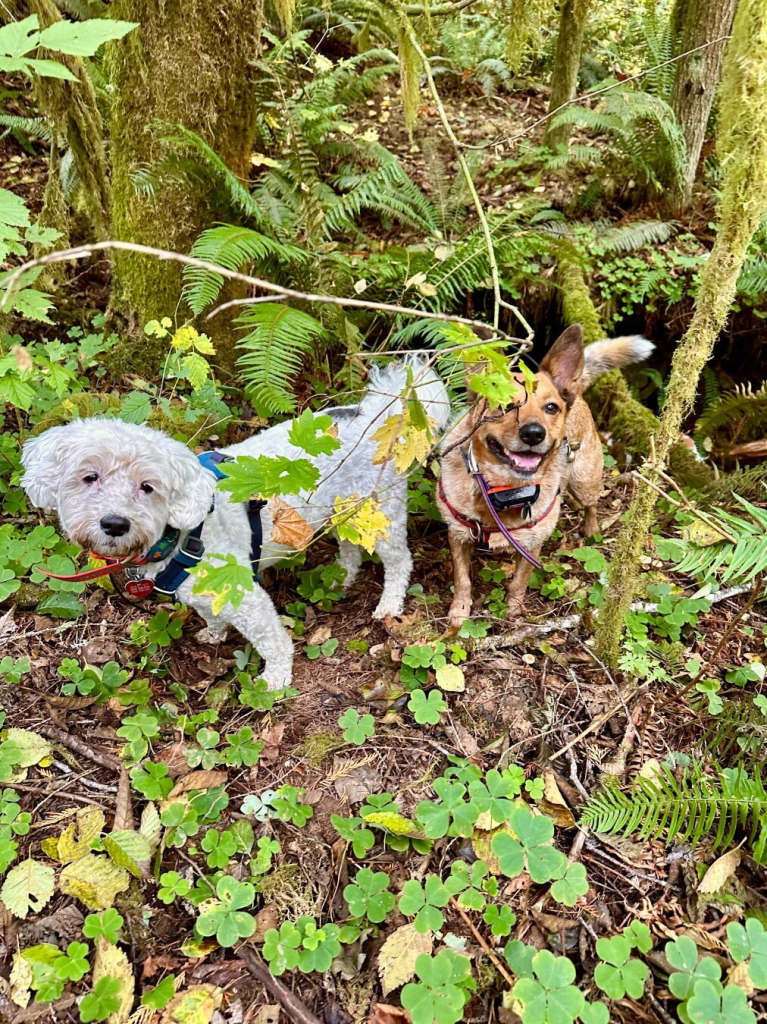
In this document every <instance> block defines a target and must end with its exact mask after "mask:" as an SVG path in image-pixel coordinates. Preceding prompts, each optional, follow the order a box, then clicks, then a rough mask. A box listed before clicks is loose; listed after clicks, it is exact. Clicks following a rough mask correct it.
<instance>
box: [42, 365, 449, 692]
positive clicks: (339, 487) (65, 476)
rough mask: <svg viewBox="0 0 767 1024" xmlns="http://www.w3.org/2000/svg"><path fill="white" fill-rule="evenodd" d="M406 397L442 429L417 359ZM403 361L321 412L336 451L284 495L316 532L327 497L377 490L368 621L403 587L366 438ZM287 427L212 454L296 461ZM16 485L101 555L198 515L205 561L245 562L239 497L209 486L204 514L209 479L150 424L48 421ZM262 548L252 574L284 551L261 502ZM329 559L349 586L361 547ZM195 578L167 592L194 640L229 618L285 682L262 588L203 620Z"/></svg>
mask: <svg viewBox="0 0 767 1024" xmlns="http://www.w3.org/2000/svg"><path fill="white" fill-rule="evenodd" d="M410 365H411V366H412V369H413V375H414V378H415V380H416V388H417V394H418V397H419V399H420V400H421V402H422V403H423V405H424V407H425V409H426V412H427V414H428V415H429V416H430V417H432V419H434V420H435V421H436V423H437V424H438V426H440V427H443V426H444V425H445V424H446V422H447V420H448V417H449V400H448V396H447V392H446V390H445V387H444V384H443V383H442V381H441V380H440V379H439V377H437V376H436V374H434V373H432V372H431V370H428V369H424V367H423V365H422V364H421V363H419V362H417V361H411V364H410ZM406 380H407V368H406V365H405V364H404V363H395V364H392V365H390V366H389V367H388V368H387V369H385V370H382V371H376V370H374V371H373V372H372V373H371V377H370V383H369V385H368V389H367V391H366V393H365V395H364V396H363V399H362V401H361V402H360V404H359V405H355V406H339V407H336V408H332V409H327V410H325V412H326V413H328V414H329V415H330V416H332V418H333V420H334V422H335V423H336V424H337V425H338V440H339V441H340V442H341V447H340V448H339V449H337V450H336V451H335V452H333V453H332V455H320V456H317V457H316V458H314V459H313V460H312V461H313V462H314V464H315V465H316V466H317V468H318V469H319V471H320V482H319V484H318V485H317V488H316V490H315V491H313V492H311V493H308V492H301V494H299V495H295V496H291V497H289V498H287V499H286V500H287V501H288V502H289V503H290V504H292V505H293V506H294V507H295V508H296V509H297V511H298V512H299V513H300V514H301V515H302V516H303V517H304V519H306V520H307V521H308V522H309V523H311V525H312V526H313V527H314V529H315V531H316V530H317V529H319V528H320V527H321V526H322V525H323V524H324V523H326V522H327V520H328V518H329V516H330V515H331V514H332V513H333V506H334V502H335V500H336V498H337V497H342V498H346V497H349V496H351V495H353V494H358V495H367V494H372V493H373V492H374V491H375V492H376V493H377V494H378V496H379V498H380V500H381V503H382V508H383V511H384V512H385V513H386V515H387V516H388V517H389V519H390V520H391V526H390V527H389V530H388V533H389V537H388V540H383V539H382V540H380V541H379V542H378V543H377V544H376V553H377V554H378V555H380V557H381V561H382V562H383V566H384V587H383V593H382V595H381V599H380V601H379V602H378V606H377V608H376V609H375V611H374V612H373V615H374V617H375V618H379V619H381V618H384V617H385V616H387V615H399V614H401V613H402V609H403V605H404V600H405V594H406V592H407V588H408V584H409V582H410V572H411V569H412V564H413V563H412V558H411V556H410V552H409V550H408V545H407V484H406V481H405V480H404V479H402V478H401V477H399V476H398V475H397V474H396V472H395V470H394V468H393V466H392V463H391V462H387V463H385V464H384V466H383V467H381V466H374V465H373V461H372V460H373V456H374V454H375V451H376V447H377V446H376V443H375V442H374V441H372V440H371V436H372V435H373V434H374V433H375V431H376V430H377V429H378V427H379V426H380V425H381V423H382V422H383V421H384V420H385V419H386V418H387V417H389V416H393V415H395V414H396V413H398V412H400V411H401V403H400V401H399V398H398V396H399V394H400V392H401V391H402V389H403V388H404V387H405V384H406ZM289 428H290V423H281V424H278V425H277V426H275V427H271V428H270V429H269V430H265V431H263V432H262V433H260V434H257V435H256V436H254V437H251V438H249V439H248V440H247V441H243V442H242V443H241V444H235V445H232V446H230V447H228V448H224V449H222V451H223V452H224V453H225V454H226V455H231V456H234V457H237V456H240V455H251V456H258V455H272V456H274V455H293V456H294V457H295V458H306V457H307V456H306V453H305V452H304V451H303V450H302V449H299V448H296V447H294V446H293V445H292V444H291V443H290V441H289V438H288V430H289ZM22 462H23V465H24V471H25V472H24V478H23V480H22V485H23V487H24V490H25V491H26V493H27V495H28V496H29V498H30V500H31V501H32V502H33V503H34V504H35V505H38V506H40V507H42V508H45V509H54V510H56V511H57V512H58V515H59V520H60V522H61V526H62V529H63V531H64V533H65V534H66V536H67V537H68V538H69V539H70V540H71V541H73V542H74V543H76V544H79V545H81V546H82V547H84V548H89V549H91V550H92V551H95V552H98V553H99V554H101V555H105V556H110V557H115V558H119V557H122V556H125V555H128V554H132V553H138V552H144V551H147V550H148V549H149V548H150V547H152V545H153V544H155V543H157V541H158V540H159V539H160V537H161V536H162V535H163V533H164V531H165V528H166V527H167V526H172V527H176V528H177V529H179V530H180V531H182V535H183V534H185V533H186V532H188V531H189V530H191V529H193V528H194V527H195V526H197V525H198V524H199V523H200V522H202V521H203V520H204V521H205V522H204V527H203V531H202V541H203V544H204V545H205V558H206V559H208V560H210V561H211V562H213V564H220V563H219V562H217V560H216V558H215V557H214V556H215V555H224V556H225V555H228V554H234V555H235V556H236V558H237V560H238V561H239V562H241V563H242V564H243V565H250V528H249V525H248V519H247V514H246V509H245V506H244V505H243V504H238V503H234V502H232V501H230V500H229V495H228V494H226V493H225V492H221V491H219V492H217V493H216V502H215V509H214V510H213V511H212V512H211V513H210V514H208V513H209V509H210V505H211V499H212V496H213V492H214V490H215V478H214V476H213V474H212V473H211V472H210V471H209V470H207V469H204V468H203V467H202V466H201V465H200V463H199V462H198V460H197V458H196V456H195V455H194V454H193V452H191V451H190V450H189V448H187V447H186V445H184V444H182V443H181V442H179V441H174V440H173V439H172V438H170V437H168V436H167V435H165V434H162V433H160V432H159V431H156V430H151V429H150V428H149V427H145V426H138V425H135V424H130V423H124V422H122V421H121V420H114V419H85V420H75V421H73V422H72V423H69V424H67V425H66V426H63V427H53V428H52V429H51V430H48V431H46V432H45V433H44V434H42V435H41V436H40V437H35V438H32V439H31V440H29V441H27V443H26V444H25V446H24V451H23V455H22ZM107 516H119V517H121V518H123V519H124V520H128V521H129V523H130V526H129V528H128V529H127V532H125V533H124V534H123V535H122V536H117V537H116V536H110V535H109V534H108V533H106V532H105V531H104V524H103V520H104V518H105V517H107ZM262 522H263V535H264V545H263V551H262V556H261V562H260V565H259V568H260V569H264V568H266V567H267V566H269V565H271V564H273V563H274V562H276V561H278V560H279V559H280V558H282V557H284V556H285V553H286V552H287V551H288V550H289V549H288V548H286V547H284V546H283V545H280V544H274V543H273V542H270V540H269V537H270V533H271V525H272V524H271V517H270V513H269V508H268V506H267V507H266V508H265V509H264V510H263V512H262ZM339 562H340V564H341V565H342V566H343V568H344V569H346V571H347V576H346V585H349V584H351V583H352V582H353V580H354V578H355V576H356V575H357V573H358V571H359V568H360V564H361V562H362V550H361V549H360V548H359V547H357V546H356V545H354V544H351V543H349V542H348V541H341V543H340V554H339ZM166 565H167V561H165V562H158V563H154V564H152V565H146V566H143V567H142V568H141V570H140V571H141V572H142V574H143V575H146V576H150V577H151V576H156V575H157V573H158V572H160V571H161V570H162V569H163V568H165V566H166ZM193 582H194V580H193V579H188V580H186V581H185V582H184V583H183V584H182V585H181V587H180V588H179V591H178V598H179V600H181V601H184V602H185V603H186V604H188V605H190V606H191V607H192V608H194V610H195V611H196V612H198V613H199V614H200V615H201V616H202V617H203V618H204V619H205V620H206V622H207V629H206V630H204V631H203V633H204V634H205V635H204V636H201V637H200V638H201V639H204V640H208V641H210V642H216V641H219V640H222V639H223V638H224V636H225V635H226V630H227V627H228V626H229V625H231V626H234V627H235V628H236V629H237V630H239V632H240V633H242V635H243V636H244V637H245V638H246V640H248V641H249V643H251V644H252V645H253V647H254V648H255V649H256V650H257V651H258V653H259V654H260V655H261V657H262V658H263V661H264V666H263V672H262V675H263V678H264V679H265V680H266V681H267V683H268V684H269V686H270V688H279V687H283V686H286V685H288V684H289V683H290V680H291V672H292V663H293V644H292V642H291V639H290V637H289V636H288V633H287V632H286V630H285V628H284V626H283V625H282V623H281V621H280V617H279V615H278V613H277V610H276V608H275V607H274V604H273V603H272V601H271V599H270V597H269V595H268V594H267V593H266V591H265V590H263V588H262V587H260V586H259V585H258V584H255V586H254V589H253V590H252V591H249V592H248V593H247V594H246V596H245V599H244V600H243V602H242V604H241V605H240V607H239V608H237V609H235V608H233V607H232V606H231V605H227V606H226V607H225V608H224V610H223V612H222V613H221V614H220V615H214V614H213V611H212V606H211V599H210V598H208V597H205V596H202V595H199V594H193V593H192V584H193Z"/></svg>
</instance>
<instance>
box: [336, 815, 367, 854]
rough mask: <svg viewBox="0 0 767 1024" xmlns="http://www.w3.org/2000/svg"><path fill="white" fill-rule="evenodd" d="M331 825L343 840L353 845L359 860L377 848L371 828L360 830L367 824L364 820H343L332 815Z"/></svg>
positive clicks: (338, 816)
mask: <svg viewBox="0 0 767 1024" xmlns="http://www.w3.org/2000/svg"><path fill="white" fill-rule="evenodd" d="M330 823H331V825H332V826H333V828H334V829H335V830H336V831H337V832H338V833H339V835H340V836H341V838H342V839H345V840H346V842H347V843H351V844H352V850H353V851H354V856H355V857H356V858H357V859H358V860H359V859H360V858H361V857H364V856H365V854H366V853H367V851H368V850H369V849H371V848H372V847H373V846H375V841H376V837H375V834H374V833H373V832H371V830H370V829H369V828H360V826H361V825H364V824H365V819H364V818H342V817H341V816H340V815H338V814H331V815H330Z"/></svg>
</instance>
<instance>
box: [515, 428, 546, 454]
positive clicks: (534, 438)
mask: <svg viewBox="0 0 767 1024" xmlns="http://www.w3.org/2000/svg"><path fill="white" fill-rule="evenodd" d="M519 436H520V438H521V439H522V440H523V441H524V442H525V444H529V445H530V447H531V448H532V447H533V445H536V444H540V443H541V441H542V440H543V439H544V437H545V436H546V428H545V427H544V426H543V425H542V424H540V423H536V422H535V421H533V422H532V423H523V424H522V426H521V427H520V428H519Z"/></svg>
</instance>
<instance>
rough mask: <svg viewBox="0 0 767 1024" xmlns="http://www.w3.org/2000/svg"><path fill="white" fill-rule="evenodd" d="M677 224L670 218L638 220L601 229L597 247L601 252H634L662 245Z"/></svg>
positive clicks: (674, 230)
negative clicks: (620, 225)
mask: <svg viewBox="0 0 767 1024" xmlns="http://www.w3.org/2000/svg"><path fill="white" fill-rule="evenodd" d="M676 230H677V225H676V224H675V223H674V222H673V221H668V220H636V221H634V222H633V223H632V224H624V225H623V226H622V227H610V228H607V230H605V231H600V233H599V235H598V236H597V238H596V247H597V248H598V249H599V251H600V252H603V253H610V252H632V251H633V250H634V249H644V248H645V247H646V246H654V245H662V244H663V242H667V241H668V240H669V238H671V236H672V235H673V234H674V233H675V232H676Z"/></svg>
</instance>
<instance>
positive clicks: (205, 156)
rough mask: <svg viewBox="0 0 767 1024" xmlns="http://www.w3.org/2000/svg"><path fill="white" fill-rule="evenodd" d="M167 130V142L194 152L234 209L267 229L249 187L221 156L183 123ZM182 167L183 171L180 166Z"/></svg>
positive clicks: (165, 127) (165, 136)
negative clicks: (222, 189) (221, 188)
mask: <svg viewBox="0 0 767 1024" xmlns="http://www.w3.org/2000/svg"><path fill="white" fill-rule="evenodd" d="M164 129H165V131H164V136H163V139H164V141H165V142H167V143H169V144H176V145H178V146H181V147H185V148H186V149H188V150H191V151H192V152H193V153H194V155H195V158H196V159H197V160H198V161H199V162H200V164H201V165H202V166H203V167H204V168H205V169H206V170H207V171H208V173H209V174H210V175H212V177H213V178H214V179H215V180H216V182H217V183H218V184H219V185H221V186H222V187H223V188H224V190H225V192H226V194H227V196H228V198H229V201H230V203H231V204H232V206H233V207H234V209H235V210H237V211H238V212H239V213H241V214H243V215H244V216H245V217H246V218H247V219H248V220H251V221H252V222H253V223H254V224H255V225H256V227H259V228H261V229H266V230H268V228H269V225H268V223H267V221H266V218H265V217H264V215H263V212H262V210H261V209H260V207H259V206H258V204H257V203H256V202H255V200H254V199H253V197H252V196H251V194H250V192H249V190H248V188H247V185H246V184H243V182H242V181H240V179H239V178H238V177H237V175H236V174H233V173H232V172H231V171H230V170H229V168H228V167H227V166H226V164H225V163H224V161H223V160H222V159H221V157H220V156H219V155H218V153H216V151H215V150H214V149H212V148H211V147H210V146H209V145H208V143H207V142H205V140H204V139H201V138H200V136H199V135H197V133H196V132H193V131H191V129H189V128H185V127H184V126H183V125H180V124H177V125H165V126H164ZM179 167H180V169H181V170H183V167H182V166H181V165H179Z"/></svg>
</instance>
